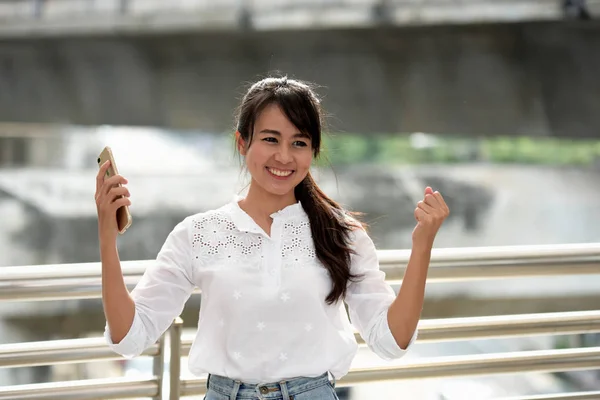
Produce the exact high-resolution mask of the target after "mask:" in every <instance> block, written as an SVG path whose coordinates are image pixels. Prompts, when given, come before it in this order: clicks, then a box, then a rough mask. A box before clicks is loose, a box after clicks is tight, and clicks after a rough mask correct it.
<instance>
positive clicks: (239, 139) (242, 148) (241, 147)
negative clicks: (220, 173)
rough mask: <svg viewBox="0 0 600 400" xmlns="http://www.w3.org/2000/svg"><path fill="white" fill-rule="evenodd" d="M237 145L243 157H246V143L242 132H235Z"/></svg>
mask: <svg viewBox="0 0 600 400" xmlns="http://www.w3.org/2000/svg"><path fill="white" fill-rule="evenodd" d="M235 143H236V145H237V148H238V151H239V152H240V154H241V155H243V156H245V155H246V142H245V141H244V139H243V138H242V134H241V133H240V131H235Z"/></svg>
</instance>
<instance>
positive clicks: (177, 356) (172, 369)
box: [169, 317, 183, 400]
mask: <svg viewBox="0 0 600 400" xmlns="http://www.w3.org/2000/svg"><path fill="white" fill-rule="evenodd" d="M182 329H183V320H182V319H181V318H180V317H177V318H176V319H175V321H174V322H173V325H171V329H169V341H170V348H171V360H170V366H169V379H170V389H169V390H170V397H169V399H170V400H179V397H180V396H181V331H182Z"/></svg>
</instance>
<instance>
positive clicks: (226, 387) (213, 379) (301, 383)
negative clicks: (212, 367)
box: [206, 372, 335, 400]
mask: <svg viewBox="0 0 600 400" xmlns="http://www.w3.org/2000/svg"><path fill="white" fill-rule="evenodd" d="M332 376H333V375H332ZM329 383H330V382H329V375H328V372H325V373H324V374H322V375H320V376H317V377H314V378H309V377H298V378H293V379H288V380H284V381H281V382H277V383H259V384H252V383H244V382H242V381H239V380H235V379H230V378H226V377H224V376H219V375H212V374H211V375H209V376H208V380H207V385H206V386H207V388H208V389H209V390H210V389H212V390H214V391H215V392H217V393H220V394H222V395H225V396H229V397H230V398H232V399H255V398H256V397H257V395H258V398H259V399H276V398H280V399H281V398H282V397H283V398H284V399H286V400H287V399H288V398H290V397H291V396H297V395H299V394H300V393H303V392H306V391H309V390H312V389H315V388H318V387H320V386H323V385H327V384H329ZM332 386H335V378H334V381H333V383H332ZM292 398H293V397H292Z"/></svg>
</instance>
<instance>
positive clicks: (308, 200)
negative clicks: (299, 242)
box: [294, 172, 360, 305]
mask: <svg viewBox="0 0 600 400" xmlns="http://www.w3.org/2000/svg"><path fill="white" fill-rule="evenodd" d="M294 194H295V195H296V199H297V200H299V201H300V203H301V204H302V207H303V208H304V211H305V212H306V214H307V215H308V219H309V221H310V230H311V233H312V238H313V242H314V245H315V252H316V255H317V258H318V259H319V261H321V263H322V264H323V266H324V267H325V268H326V269H327V270H328V271H329V275H330V277H331V280H332V282H333V288H332V290H331V292H330V293H329V295H328V296H327V298H326V299H325V300H326V302H327V304H330V305H331V304H333V303H335V302H337V301H338V300H340V299H341V298H344V297H345V295H346V288H347V284H348V282H349V281H350V280H355V279H356V278H359V276H358V275H353V274H352V273H351V271H350V261H351V256H352V254H354V251H353V250H352V248H351V247H350V244H349V242H350V233H351V232H352V231H353V230H354V229H356V228H357V224H358V225H360V224H359V223H357V222H356V221H355V220H353V219H351V218H349V217H350V215H349V214H348V213H346V212H344V210H343V209H342V207H341V206H340V205H339V204H338V203H336V202H335V201H333V200H332V199H330V198H329V197H328V196H327V195H326V194H325V193H323V191H322V190H321V189H320V188H319V186H318V185H317V183H316V182H315V181H314V179H313V177H312V175H311V174H310V172H309V173H308V175H307V176H306V178H304V180H303V181H302V182H300V183H299V184H298V185H297V186H296V188H295V189H294Z"/></svg>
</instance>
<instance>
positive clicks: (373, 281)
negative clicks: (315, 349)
mask: <svg viewBox="0 0 600 400" xmlns="http://www.w3.org/2000/svg"><path fill="white" fill-rule="evenodd" d="M352 235H353V238H354V246H353V248H354V251H355V252H356V254H353V255H352V259H351V271H352V273H353V274H357V275H358V274H360V275H362V277H361V278H358V279H356V281H352V282H350V283H349V284H348V288H347V293H346V303H347V304H348V310H349V314H350V320H351V322H352V324H353V325H354V327H355V328H356V329H357V330H358V332H359V333H360V335H361V336H362V338H363V339H364V340H365V342H366V343H367V345H368V346H369V348H370V349H371V350H372V351H373V352H374V353H375V354H377V355H378V356H379V357H381V358H383V359H384V360H393V359H397V358H400V357H402V356H403V355H404V354H405V353H406V352H407V351H408V349H409V348H410V347H411V346H412V344H413V343H414V342H415V340H416V338H417V332H418V330H417V329H415V332H414V333H413V336H412V338H411V340H410V342H409V344H408V346H407V347H406V349H402V348H400V346H398V343H397V342H396V340H395V339H394V337H393V335H392V332H391V331H390V327H389V325H388V321H387V312H388V309H389V307H390V305H391V304H392V302H393V301H394V300H395V299H396V294H395V293H394V290H393V289H392V287H391V286H390V285H389V284H388V283H387V282H386V281H385V273H384V272H383V271H381V270H380V269H379V260H378V259H377V252H376V249H375V245H374V243H373V241H372V240H371V238H370V237H369V235H368V234H367V233H366V232H365V231H364V230H363V229H362V228H357V229H355V230H354V232H353V234H352Z"/></svg>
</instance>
